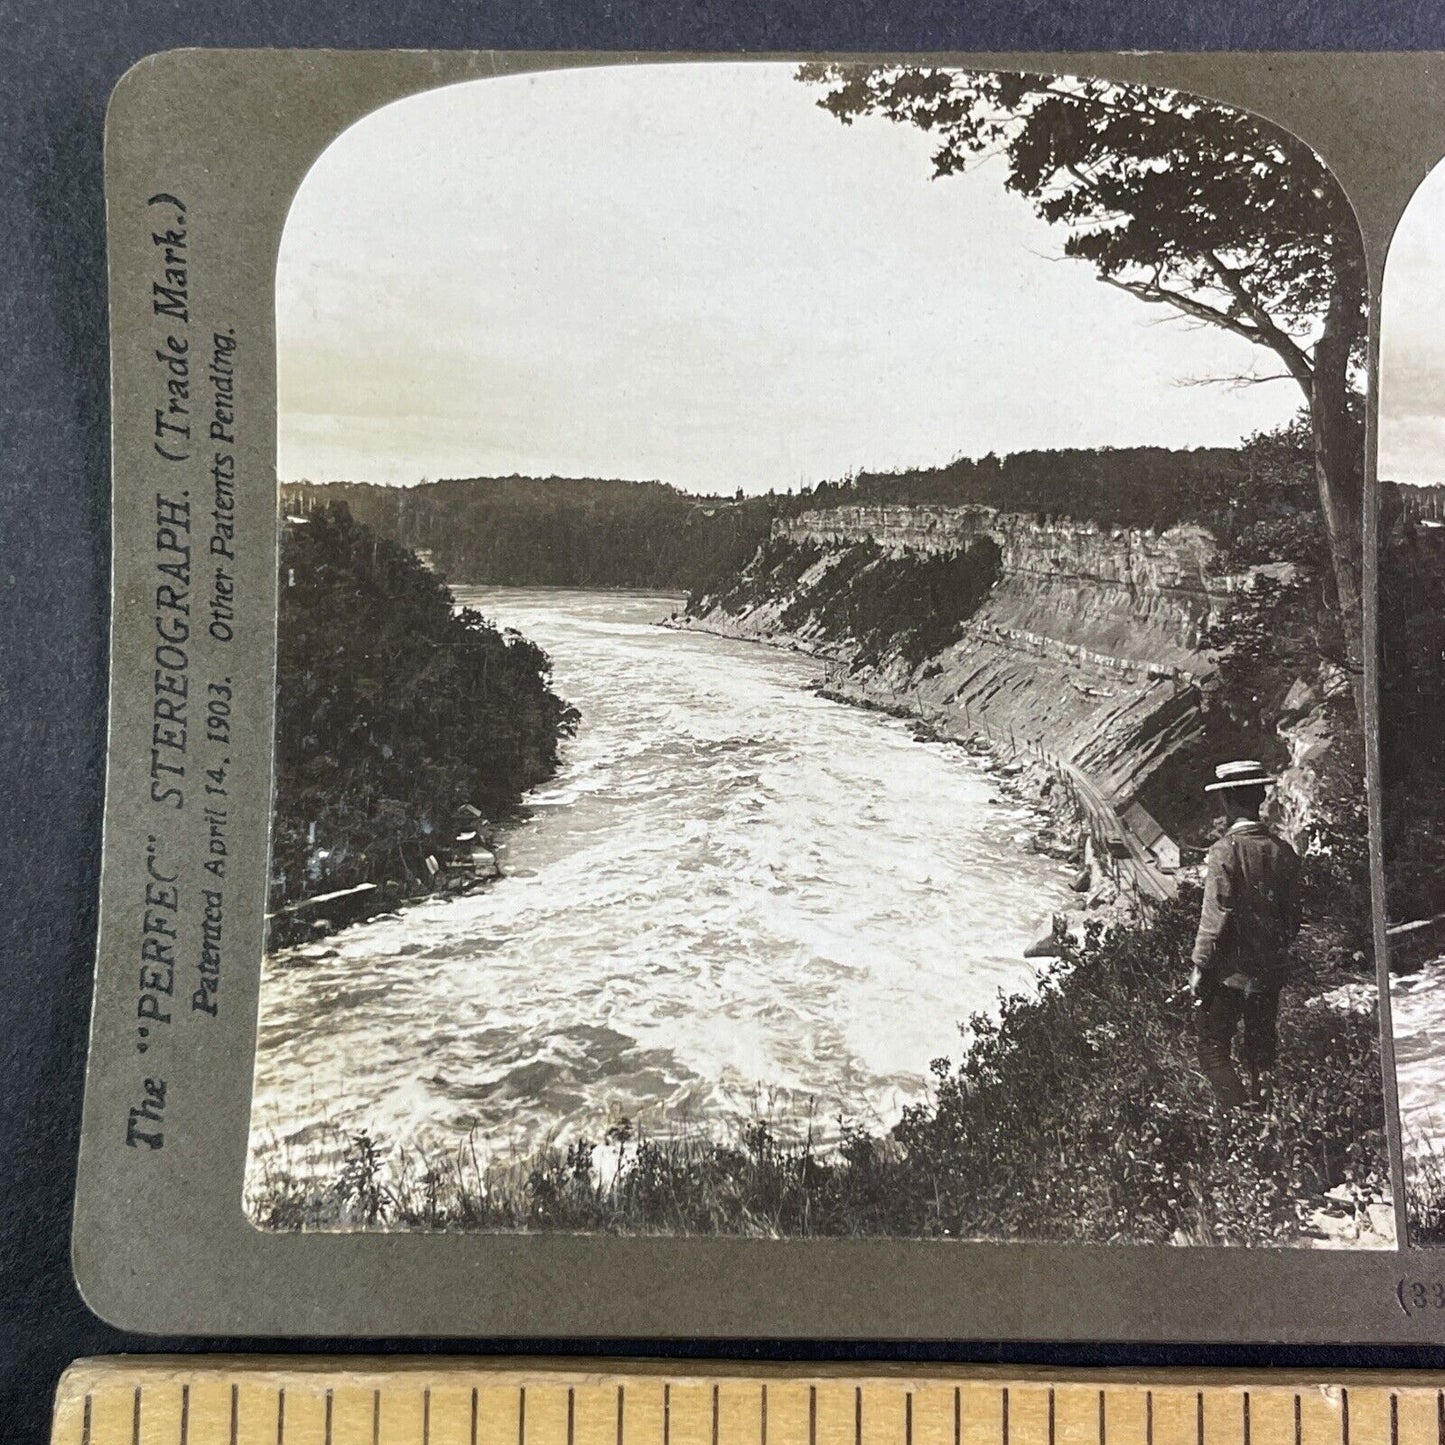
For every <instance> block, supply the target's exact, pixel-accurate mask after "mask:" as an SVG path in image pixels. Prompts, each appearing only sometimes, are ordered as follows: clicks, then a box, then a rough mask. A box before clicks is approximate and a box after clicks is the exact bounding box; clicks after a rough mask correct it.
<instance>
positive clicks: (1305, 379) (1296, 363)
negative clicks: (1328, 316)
mask: <svg viewBox="0 0 1445 1445" xmlns="http://www.w3.org/2000/svg"><path fill="white" fill-rule="evenodd" d="M1202 254H1203V256H1204V259H1205V260H1206V261H1208V262H1209V267H1210V269H1211V270H1212V271H1213V272H1214V274H1215V275H1216V276H1218V277H1219V282H1220V285H1222V286H1223V287H1224V289H1225V290H1226V291H1228V292H1229V294H1230V295H1231V296H1233V297H1234V299H1235V300H1236V301H1237V302H1238V303H1239V304H1240V305H1241V306H1242V307H1244V309H1245V310H1246V311H1247V312H1248V313H1249V314H1250V316H1252V317H1253V318H1254V322H1255V325H1256V326H1258V327H1259V331H1260V339H1261V343H1262V344H1263V345H1265V346H1268V347H1269V348H1270V349H1271V350H1272V351H1273V352H1274V353H1275V354H1276V355H1277V356H1278V357H1279V359H1280V360H1281V361H1282V362H1284V364H1285V366H1286V367H1288V368H1289V374H1290V375H1291V376H1292V377H1293V378H1294V379H1295V380H1296V381H1297V382H1299V384H1300V385H1301V386H1302V387H1304V388H1305V391H1306V393H1308V391H1309V388H1310V385H1311V383H1312V382H1313V381H1314V368H1313V367H1312V366H1311V365H1310V358H1309V356H1308V355H1307V354H1306V352H1305V351H1304V349H1303V348H1302V347H1301V346H1300V345H1299V344H1298V343H1297V342H1296V341H1295V340H1294V338H1293V337H1292V336H1290V335H1288V333H1286V332H1284V331H1281V330H1280V328H1279V327H1278V326H1276V325H1275V322H1274V318H1273V317H1272V316H1271V315H1270V314H1269V312H1268V311H1266V310H1265V309H1264V307H1263V306H1262V305H1261V304H1260V303H1259V301H1258V300H1256V299H1255V296H1254V294H1253V293H1252V292H1251V291H1250V290H1249V288H1248V287H1247V286H1246V285H1245V284H1244V281H1243V279H1242V278H1241V276H1240V274H1239V272H1237V271H1235V270H1233V269H1232V268H1231V267H1229V266H1226V265H1225V264H1224V262H1223V261H1222V260H1220V258H1219V257H1218V256H1217V255H1216V254H1215V253H1214V251H1212V250H1209V249H1206V250H1205V251H1204V252H1203V253H1202Z"/></svg>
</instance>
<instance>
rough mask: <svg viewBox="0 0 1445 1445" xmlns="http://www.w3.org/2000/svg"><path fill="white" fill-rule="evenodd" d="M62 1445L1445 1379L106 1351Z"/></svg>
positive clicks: (1035, 1411)
mask: <svg viewBox="0 0 1445 1445" xmlns="http://www.w3.org/2000/svg"><path fill="white" fill-rule="evenodd" d="M52 1441H53V1442H54V1445H1445V1375H1442V1374H1426V1373H1418V1374H1407V1375H1397V1376H1388V1375H1384V1374H1379V1375H1364V1374H1353V1375H1350V1376H1348V1377H1341V1378H1339V1379H1330V1378H1326V1377H1313V1376H1312V1377H1308V1378H1306V1377H1303V1376H1295V1375H1283V1374H1281V1375H1278V1376H1274V1375H1269V1374H1263V1373H1258V1372H1256V1373H1251V1374H1248V1375H1243V1374H1232V1373H1226V1372H1219V1373H1216V1374H1207V1373H1201V1372H1186V1371H1178V1372H1174V1371H1148V1372H1139V1373H1135V1374H1131V1375H1125V1374H1109V1373H1107V1372H1099V1373H1095V1374H1093V1375H1084V1374H1082V1373H1081V1374H1077V1375H1072V1374H1068V1373H1065V1372H1053V1373H1043V1372H1040V1373H1039V1374H1038V1375H1037V1376H1035V1377H1033V1378H1030V1377H1029V1376H1027V1375H1023V1374H1018V1373H1015V1372H1010V1371H1004V1370H999V1369H992V1370H968V1369H967V1368H964V1367H953V1368H949V1367H942V1366H940V1367H928V1368H926V1369H924V1368H920V1367H907V1368H906V1369H905V1368H897V1367H886V1366H874V1367H865V1369H863V1370H858V1369H853V1370H852V1371H851V1373H850V1372H849V1370H848V1369H845V1368H843V1367H839V1368H837V1369H836V1370H831V1369H830V1370H820V1369H819V1367H817V1366H809V1367H802V1366H796V1367H794V1366H777V1367H770V1368H767V1369H757V1370H755V1371H752V1372H749V1371H746V1370H743V1369H741V1368H740V1367H738V1366H736V1365H723V1364H719V1365H717V1366H716V1367H697V1366H692V1365H690V1366H689V1368H688V1370H687V1371H686V1372H677V1373H673V1372H669V1371H667V1370H665V1369H664V1368H663V1367H662V1366H660V1365H650V1366H632V1365H618V1364H611V1365H607V1364H596V1365H588V1364H578V1365H575V1366H573V1365H568V1366H565V1367H562V1366H558V1365H555V1364H552V1363H540V1364H536V1365H532V1364H530V1363H528V1364H519V1363H515V1362H508V1363H506V1364H493V1363H491V1362H479V1361H476V1360H455V1361H446V1360H443V1361H437V1360H425V1361H421V1360H418V1361H403V1360H396V1359H389V1360H359V1359H353V1360H336V1361H319V1360H318V1361H312V1360H307V1359H305V1358H304V1357H292V1358H291V1359H289V1360H257V1359H235V1360H226V1359H215V1358H209V1357H205V1356H195V1357H191V1358H185V1357H179V1358H174V1357H173V1358H169V1359H163V1358H157V1357H151V1358H148V1359H137V1358H125V1357H121V1358H116V1359H112V1360H92V1361H82V1362H80V1363H79V1364H76V1365H73V1366H72V1367H71V1368H70V1369H69V1370H68V1371H67V1372H66V1374H65V1376H64V1378H63V1379H62V1380H61V1383H60V1387H59V1389H58V1391H57V1395H56V1409H55V1418H54V1427H53V1432H52Z"/></svg>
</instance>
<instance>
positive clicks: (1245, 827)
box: [1193, 822, 1300, 992]
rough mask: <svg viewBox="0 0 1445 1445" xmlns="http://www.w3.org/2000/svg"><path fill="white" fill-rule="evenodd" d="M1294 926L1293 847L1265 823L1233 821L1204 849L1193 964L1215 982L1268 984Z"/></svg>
mask: <svg viewBox="0 0 1445 1445" xmlns="http://www.w3.org/2000/svg"><path fill="white" fill-rule="evenodd" d="M1299 926H1300V862H1299V854H1297V853H1296V852H1295V850H1294V849H1293V848H1291V847H1290V845H1289V844H1288V843H1286V842H1285V841H1284V839H1282V838H1278V837H1276V836H1275V835H1274V834H1273V833H1272V832H1270V830H1269V829H1268V828H1266V827H1265V826H1264V824H1263V823H1257V822H1239V823H1236V824H1235V825H1234V826H1233V827H1231V828H1230V829H1229V831H1228V832H1227V833H1225V835H1224V836H1223V837H1222V838H1221V839H1220V840H1219V841H1218V842H1217V843H1216V844H1215V845H1214V846H1213V847H1212V848H1211V849H1210V850H1209V857H1208V859H1207V861H1206V864H1205V873H1204V907H1203V908H1202V909H1201V911H1200V915H1199V933H1198V935H1197V936H1196V938H1195V940H1194V955H1193V961H1194V966H1195V967H1196V968H1197V969H1198V970H1199V972H1200V973H1201V974H1202V975H1203V976H1204V978H1206V979H1208V980H1210V981H1211V982H1213V983H1215V984H1228V985H1229V986H1231V987H1233V988H1243V989H1245V990H1246V992H1252V991H1253V990H1254V989H1256V988H1260V987H1265V988H1269V987H1273V986H1275V985H1277V984H1279V983H1281V982H1282V981H1283V979H1284V976H1285V973H1286V972H1287V970H1288V966H1289V964H1288V958H1287V954H1288V951H1289V946H1290V944H1291V943H1293V942H1294V937H1295V934H1296V933H1298V932H1299Z"/></svg>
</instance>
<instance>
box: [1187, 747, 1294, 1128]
mask: <svg viewBox="0 0 1445 1445" xmlns="http://www.w3.org/2000/svg"><path fill="white" fill-rule="evenodd" d="M1214 777H1215V781H1214V782H1212V783H1209V784H1207V785H1206V787H1205V792H1207V793H1218V794H1219V796H1220V801H1221V802H1222V803H1223V804H1224V811H1225V819H1226V825H1225V831H1224V836H1223V837H1222V838H1220V839H1219V841H1218V842H1217V843H1215V845H1214V846H1213V847H1212V848H1211V849H1210V850H1209V857H1208V860H1207V862H1206V865H1205V875H1204V906H1203V908H1202V909H1201V910H1200V916H1199V932H1198V935H1197V936H1196V938H1195V941H1194V954H1193V963H1194V971H1193V973H1192V974H1191V975H1190V978H1189V991H1190V993H1191V994H1192V995H1193V996H1194V1002H1195V1008H1196V1018H1197V1023H1198V1043H1197V1047H1198V1057H1199V1067H1200V1068H1201V1069H1202V1070H1203V1071H1204V1075H1205V1077H1206V1078H1207V1079H1208V1080H1209V1082H1210V1084H1211V1085H1212V1086H1213V1088H1214V1092H1215V1095H1216V1096H1217V1097H1218V1099H1219V1102H1220V1103H1221V1104H1222V1105H1223V1106H1224V1107H1225V1108H1237V1107H1239V1106H1240V1105H1242V1104H1245V1103H1248V1102H1249V1101H1250V1100H1251V1099H1253V1098H1258V1096H1259V1088H1260V1075H1261V1073H1263V1071H1265V1070H1266V1069H1269V1068H1271V1067H1272V1066H1273V1064H1274V1059H1275V1051H1276V1046H1277V1042H1278V1040H1277V1037H1276V1029H1275V1022H1276V1018H1277V1015H1278V1012H1279V991H1280V988H1281V986H1282V985H1283V983H1284V980H1285V975H1286V974H1287V972H1288V969H1289V959H1288V955H1289V948H1290V945H1291V944H1292V943H1293V942H1294V938H1295V934H1297V933H1298V932H1299V927H1300V862H1299V855H1298V854H1297V853H1296V852H1295V850H1294V849H1293V848H1291V847H1290V845H1289V844H1288V843H1286V842H1285V841H1284V839H1283V838H1280V837H1279V836H1278V835H1277V834H1275V833H1274V832H1272V831H1271V830H1270V829H1269V828H1267V827H1265V825H1264V824H1263V823H1261V822H1260V821H1259V811H1260V809H1261V808H1262V807H1263V806H1264V800H1265V790H1266V788H1267V787H1268V786H1269V784H1271V783H1273V782H1274V781H1275V779H1274V778H1272V777H1269V776H1267V775H1266V773H1265V770H1264V769H1263V768H1262V767H1261V766H1260V765H1259V764H1258V763H1256V762H1236V763H1221V764H1220V765H1219V766H1218V767H1217V768H1215V770H1214ZM1241 1023H1242V1024H1243V1031H1242V1037H1241V1039H1240V1046H1239V1061H1240V1063H1241V1064H1243V1065H1244V1071H1245V1074H1246V1075H1247V1076H1248V1078H1249V1088H1248V1089H1246V1088H1245V1086H1244V1083H1243V1082H1242V1081H1241V1080H1240V1077H1239V1074H1238V1072H1237V1071H1236V1070H1235V1067H1234V1058H1233V1046H1234V1035H1235V1031H1236V1030H1237V1029H1239V1027H1240V1025H1241Z"/></svg>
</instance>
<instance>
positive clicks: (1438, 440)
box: [1379, 163, 1445, 483]
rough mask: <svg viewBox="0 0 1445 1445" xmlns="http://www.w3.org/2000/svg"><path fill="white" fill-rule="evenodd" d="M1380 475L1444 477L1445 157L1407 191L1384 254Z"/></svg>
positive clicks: (1412, 478)
mask: <svg viewBox="0 0 1445 1445" xmlns="http://www.w3.org/2000/svg"><path fill="white" fill-rule="evenodd" d="M1379 475H1380V476H1381V478H1382V479H1384V480H1385V481H1394V482H1415V483H1432V482H1445V163H1442V164H1441V165H1438V166H1436V168H1435V169H1434V170H1433V171H1431V172H1430V174H1429V175H1428V176H1426V177H1425V180H1424V181H1423V182H1422V183H1421V186H1420V189H1419V190H1418V191H1416V192H1415V194H1414V196H1413V197H1411V199H1410V204H1409V205H1408V206H1407V207H1406V208H1405V214H1404V215H1403V216H1401V218H1400V224H1399V225H1398V226H1397V227H1396V229H1395V235H1394V238H1393V240H1391V242H1390V249H1389V251H1388V252H1387V253H1386V256H1385V280H1384V285H1383V287H1382V289H1381V292H1380V457H1379Z"/></svg>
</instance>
